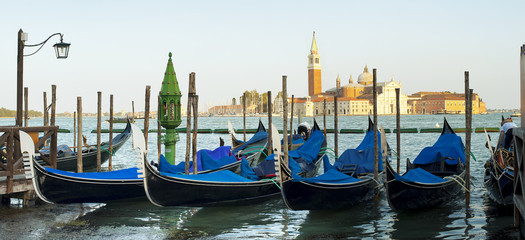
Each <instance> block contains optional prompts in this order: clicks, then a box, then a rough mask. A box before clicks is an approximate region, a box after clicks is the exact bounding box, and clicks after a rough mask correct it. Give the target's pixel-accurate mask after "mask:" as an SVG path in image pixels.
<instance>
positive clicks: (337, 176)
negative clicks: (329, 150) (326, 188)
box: [292, 169, 361, 184]
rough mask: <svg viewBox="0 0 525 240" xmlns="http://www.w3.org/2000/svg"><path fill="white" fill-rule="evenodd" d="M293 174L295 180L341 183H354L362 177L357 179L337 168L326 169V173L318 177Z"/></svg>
mask: <svg viewBox="0 0 525 240" xmlns="http://www.w3.org/2000/svg"><path fill="white" fill-rule="evenodd" d="M292 175H293V179H292V181H293V182H308V183H334V184H341V183H353V182H359V181H361V180H360V179H357V178H355V177H352V176H348V175H346V174H344V173H341V172H339V171H337V170H335V169H330V170H328V171H326V172H325V173H324V174H322V175H319V176H317V177H313V178H302V177H300V176H299V175H297V174H292Z"/></svg>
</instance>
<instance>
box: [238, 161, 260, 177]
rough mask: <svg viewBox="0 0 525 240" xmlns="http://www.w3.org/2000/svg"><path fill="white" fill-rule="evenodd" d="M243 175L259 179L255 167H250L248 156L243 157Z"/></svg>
mask: <svg viewBox="0 0 525 240" xmlns="http://www.w3.org/2000/svg"><path fill="white" fill-rule="evenodd" d="M241 176H243V177H245V178H248V179H251V180H254V181H257V180H259V177H257V174H255V172H254V171H253V168H252V167H250V164H249V163H248V161H247V160H246V158H242V159H241Z"/></svg>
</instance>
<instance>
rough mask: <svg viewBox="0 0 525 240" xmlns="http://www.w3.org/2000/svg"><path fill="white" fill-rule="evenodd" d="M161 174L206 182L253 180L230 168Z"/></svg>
mask: <svg viewBox="0 0 525 240" xmlns="http://www.w3.org/2000/svg"><path fill="white" fill-rule="evenodd" d="M161 174H162V175H165V176H170V177H176V178H183V179H188V180H197V181H206V182H253V181H252V180H250V179H247V178H244V177H241V176H239V175H237V174H235V173H233V172H232V171H230V170H223V171H218V172H212V173H203V174H192V175H184V174H176V173H166V172H161Z"/></svg>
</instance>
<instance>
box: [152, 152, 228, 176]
mask: <svg viewBox="0 0 525 240" xmlns="http://www.w3.org/2000/svg"><path fill="white" fill-rule="evenodd" d="M230 149H231V147H230V146H222V147H218V148H216V149H215V150H213V151H211V150H207V149H202V150H199V151H198V152H197V171H206V170H213V169H217V168H220V167H222V166H224V165H227V164H230V163H233V162H235V161H237V159H236V158H235V157H234V156H230V152H229V151H230ZM185 165H186V163H185V162H180V163H179V164H177V165H172V164H170V163H169V162H168V161H167V160H166V158H165V157H164V155H162V154H161V155H160V160H159V171H160V172H169V173H181V172H184V171H185ZM190 172H193V161H190Z"/></svg>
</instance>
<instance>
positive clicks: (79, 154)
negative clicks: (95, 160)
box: [77, 97, 84, 173]
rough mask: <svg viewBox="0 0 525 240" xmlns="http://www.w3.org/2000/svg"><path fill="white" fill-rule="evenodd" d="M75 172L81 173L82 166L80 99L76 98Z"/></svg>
mask: <svg viewBox="0 0 525 240" xmlns="http://www.w3.org/2000/svg"><path fill="white" fill-rule="evenodd" d="M77 117H78V119H77V126H78V130H77V172H79V173H81V172H83V170H84V168H83V166H82V145H83V141H82V97H77Z"/></svg>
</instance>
